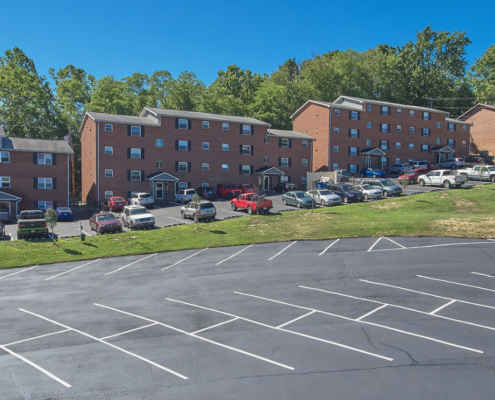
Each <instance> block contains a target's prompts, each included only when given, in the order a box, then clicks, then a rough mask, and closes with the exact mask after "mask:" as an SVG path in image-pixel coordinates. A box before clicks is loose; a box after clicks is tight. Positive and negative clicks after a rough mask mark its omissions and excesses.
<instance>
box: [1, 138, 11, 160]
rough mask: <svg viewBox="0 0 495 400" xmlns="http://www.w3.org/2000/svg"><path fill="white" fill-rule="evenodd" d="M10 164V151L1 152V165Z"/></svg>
mask: <svg viewBox="0 0 495 400" xmlns="http://www.w3.org/2000/svg"><path fill="white" fill-rule="evenodd" d="M0 140H1V139H0ZM9 162H10V153H9V152H8V151H0V163H9Z"/></svg>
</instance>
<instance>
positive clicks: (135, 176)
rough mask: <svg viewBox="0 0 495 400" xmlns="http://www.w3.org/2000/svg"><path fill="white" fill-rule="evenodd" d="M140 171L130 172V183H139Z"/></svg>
mask: <svg viewBox="0 0 495 400" xmlns="http://www.w3.org/2000/svg"><path fill="white" fill-rule="evenodd" d="M140 180H141V171H131V181H140Z"/></svg>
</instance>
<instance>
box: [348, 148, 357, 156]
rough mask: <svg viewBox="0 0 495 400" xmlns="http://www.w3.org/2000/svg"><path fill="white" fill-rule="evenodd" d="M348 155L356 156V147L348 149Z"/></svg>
mask: <svg viewBox="0 0 495 400" xmlns="http://www.w3.org/2000/svg"><path fill="white" fill-rule="evenodd" d="M349 155H351V156H357V147H349Z"/></svg>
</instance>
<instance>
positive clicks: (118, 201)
mask: <svg viewBox="0 0 495 400" xmlns="http://www.w3.org/2000/svg"><path fill="white" fill-rule="evenodd" d="M103 204H104V205H105V206H106V207H108V211H120V210H122V208H124V206H126V205H127V201H125V199H124V198H123V197H119V196H114V197H109V198H108V199H107V200H105V202H104V203H103Z"/></svg>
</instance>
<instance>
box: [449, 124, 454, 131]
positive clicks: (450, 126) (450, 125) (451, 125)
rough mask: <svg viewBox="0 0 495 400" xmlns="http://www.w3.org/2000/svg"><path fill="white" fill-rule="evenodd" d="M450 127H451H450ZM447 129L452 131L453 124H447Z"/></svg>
mask: <svg viewBox="0 0 495 400" xmlns="http://www.w3.org/2000/svg"><path fill="white" fill-rule="evenodd" d="M450 128H452V129H450ZM448 131H449V132H454V124H448Z"/></svg>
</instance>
